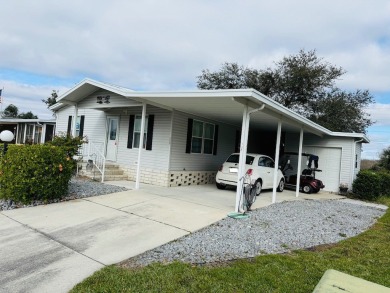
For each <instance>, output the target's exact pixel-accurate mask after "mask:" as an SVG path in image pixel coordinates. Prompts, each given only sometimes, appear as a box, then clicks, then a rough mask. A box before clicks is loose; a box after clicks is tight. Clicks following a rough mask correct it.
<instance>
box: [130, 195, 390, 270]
mask: <svg viewBox="0 0 390 293" xmlns="http://www.w3.org/2000/svg"><path fill="white" fill-rule="evenodd" d="M384 213H385V211H384V210H380V209H376V208H372V207H367V206H360V205H356V204H350V203H344V202H342V201H340V200H329V201H316V200H306V201H290V202H282V203H277V204H273V205H270V206H268V207H265V208H261V209H258V210H255V211H253V212H251V213H250V217H249V218H246V219H232V218H225V219H223V220H221V221H219V222H217V223H215V224H213V225H211V226H209V227H206V228H204V229H202V230H200V231H197V232H195V233H192V234H189V235H187V236H185V237H183V238H180V239H178V240H176V241H173V242H170V243H168V244H165V245H163V246H160V247H158V248H156V249H153V250H150V251H147V252H145V253H144V254H141V255H139V256H136V257H134V258H131V259H129V260H128V261H126V262H124V263H123V265H125V266H128V267H137V266H145V265H148V264H151V263H153V262H162V263H169V262H172V261H175V260H176V261H182V262H185V263H192V264H205V263H213V262H224V261H229V260H234V259H240V258H251V257H255V256H257V255H261V254H274V253H284V252H288V251H291V250H294V249H302V248H310V247H313V246H316V245H320V244H328V243H335V242H339V241H340V240H343V239H346V238H349V237H352V236H355V235H357V234H360V233H361V232H363V231H365V230H367V229H368V228H369V227H370V226H371V225H372V224H373V223H374V222H375V220H376V219H377V218H378V217H381V216H382V215H383V214H384Z"/></svg>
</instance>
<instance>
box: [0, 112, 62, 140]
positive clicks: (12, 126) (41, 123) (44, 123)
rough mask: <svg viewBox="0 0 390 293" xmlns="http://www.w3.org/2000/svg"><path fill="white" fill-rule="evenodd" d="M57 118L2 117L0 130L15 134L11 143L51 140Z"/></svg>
mask: <svg viewBox="0 0 390 293" xmlns="http://www.w3.org/2000/svg"><path fill="white" fill-rule="evenodd" d="M55 126H56V121H55V119H20V118H5V119H0V132H1V131H3V130H9V131H11V132H12V133H13V134H14V140H13V141H12V142H11V143H16V144H38V143H44V142H46V141H50V140H52V139H53V136H54V133H55Z"/></svg>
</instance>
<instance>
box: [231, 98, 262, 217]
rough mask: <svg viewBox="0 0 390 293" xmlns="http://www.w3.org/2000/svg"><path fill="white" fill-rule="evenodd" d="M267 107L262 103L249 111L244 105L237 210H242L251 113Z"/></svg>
mask: <svg viewBox="0 0 390 293" xmlns="http://www.w3.org/2000/svg"><path fill="white" fill-rule="evenodd" d="M264 107H265V104H262V105H261V107H259V108H257V109H253V110H251V111H248V105H245V107H244V113H243V117H242V127H241V144H240V159H239V162H238V174H237V191H236V205H235V209H234V210H235V212H236V213H238V212H240V209H241V207H240V202H241V204H242V203H243V201H242V198H241V197H242V184H241V182H240V181H241V178H242V177H243V176H244V174H245V162H246V153H247V148H248V133H249V122H250V115H251V114H252V113H255V112H258V111H261V110H263V109H264Z"/></svg>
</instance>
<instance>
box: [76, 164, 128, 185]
mask: <svg viewBox="0 0 390 293" xmlns="http://www.w3.org/2000/svg"><path fill="white" fill-rule="evenodd" d="M86 166H87V163H83V164H82V165H81V166H80V168H79V174H80V175H83V176H86V177H89V178H93V179H95V180H98V181H100V180H101V178H102V174H101V173H100V171H99V170H98V169H97V168H96V167H95V166H94V168H93V169H92V170H87V169H86ZM127 179H128V176H127V175H124V171H123V170H122V169H121V168H120V167H119V165H116V164H113V163H106V165H105V172H104V181H116V180H118V181H119V180H127Z"/></svg>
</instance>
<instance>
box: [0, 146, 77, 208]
mask: <svg viewBox="0 0 390 293" xmlns="http://www.w3.org/2000/svg"><path fill="white" fill-rule="evenodd" d="M74 167H75V161H74V160H72V159H71V158H70V157H69V156H68V152H67V151H66V150H65V149H64V148H63V147H58V146H53V145H45V144H43V145H42V144H41V145H10V146H9V149H8V152H7V154H6V155H5V156H2V157H1V158H0V198H3V199H12V200H14V201H15V202H22V203H30V202H32V201H33V200H43V201H48V200H51V199H58V198H61V197H62V196H64V195H66V194H67V191H68V183H69V181H70V179H71V176H72V174H73V170H74Z"/></svg>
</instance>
